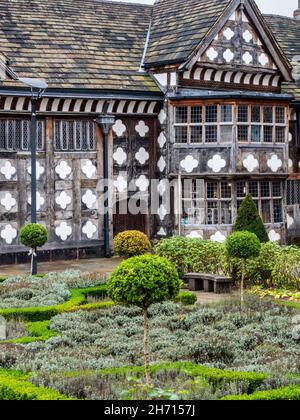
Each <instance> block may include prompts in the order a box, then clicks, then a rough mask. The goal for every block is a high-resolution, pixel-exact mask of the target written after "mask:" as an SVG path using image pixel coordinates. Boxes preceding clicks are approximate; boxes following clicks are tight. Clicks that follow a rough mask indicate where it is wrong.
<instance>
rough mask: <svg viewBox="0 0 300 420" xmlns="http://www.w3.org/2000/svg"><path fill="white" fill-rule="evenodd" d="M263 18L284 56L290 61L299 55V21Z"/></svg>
mask: <svg viewBox="0 0 300 420" xmlns="http://www.w3.org/2000/svg"><path fill="white" fill-rule="evenodd" d="M264 18H265V20H266V22H267V24H268V26H269V28H270V29H271V31H272V32H273V34H274V36H275V38H276V40H277V42H278V43H279V45H280V47H281V48H282V50H283V51H284V53H285V55H286V56H287V57H288V58H289V59H290V60H292V58H293V57H294V56H295V55H300V20H296V19H293V18H289V17H285V16H277V15H264Z"/></svg>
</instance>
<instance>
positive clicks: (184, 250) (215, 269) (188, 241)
mask: <svg viewBox="0 0 300 420" xmlns="http://www.w3.org/2000/svg"><path fill="white" fill-rule="evenodd" d="M154 251H155V253H156V254H157V255H159V256H161V257H164V258H167V259H168V260H169V261H171V262H172V263H173V264H174V265H175V266H176V268H177V271H178V274H179V276H180V277H183V276H184V274H185V273H187V272H206V273H211V274H227V273H228V263H227V258H226V252H225V246H224V245H223V244H219V243H217V242H213V241H204V240H202V239H195V238H187V237H183V236H175V237H173V238H168V239H162V240H161V241H159V242H158V243H157V244H156V245H155V247H154Z"/></svg>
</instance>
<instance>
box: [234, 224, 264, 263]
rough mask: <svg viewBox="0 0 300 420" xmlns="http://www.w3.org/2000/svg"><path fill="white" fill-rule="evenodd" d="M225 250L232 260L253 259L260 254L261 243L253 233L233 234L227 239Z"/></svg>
mask: <svg viewBox="0 0 300 420" xmlns="http://www.w3.org/2000/svg"><path fill="white" fill-rule="evenodd" d="M226 249H227V254H228V255H229V256H230V257H233V258H240V259H247V258H255V257H258V256H259V254H260V251H261V243H260V241H259V239H258V237H257V236H256V235H255V234H254V233H251V232H247V231H245V232H235V233H232V234H231V235H230V236H229V237H228V238H227V241H226Z"/></svg>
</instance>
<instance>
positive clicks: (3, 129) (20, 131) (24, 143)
mask: <svg viewBox="0 0 300 420" xmlns="http://www.w3.org/2000/svg"><path fill="white" fill-rule="evenodd" d="M36 136H37V137H36V142H37V143H36V144H37V150H40V151H42V150H44V149H45V122H44V121H43V120H39V121H37V128H36ZM30 137H31V122H30V120H22V119H1V120H0V149H2V150H8V151H19V150H23V151H29V150H30V147H31V141H30Z"/></svg>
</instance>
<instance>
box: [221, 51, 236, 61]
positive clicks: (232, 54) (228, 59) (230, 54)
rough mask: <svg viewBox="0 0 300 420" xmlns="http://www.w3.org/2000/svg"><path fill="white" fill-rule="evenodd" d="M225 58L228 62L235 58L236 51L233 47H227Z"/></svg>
mask: <svg viewBox="0 0 300 420" xmlns="http://www.w3.org/2000/svg"><path fill="white" fill-rule="evenodd" d="M223 58H224V60H225V61H226V63H231V62H232V60H233V58H234V53H233V52H232V51H231V49H229V48H227V50H226V51H224V53H223Z"/></svg>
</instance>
